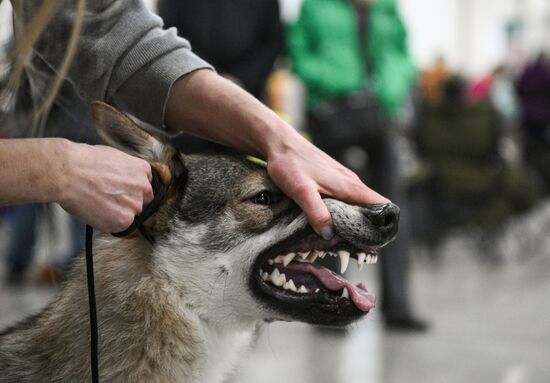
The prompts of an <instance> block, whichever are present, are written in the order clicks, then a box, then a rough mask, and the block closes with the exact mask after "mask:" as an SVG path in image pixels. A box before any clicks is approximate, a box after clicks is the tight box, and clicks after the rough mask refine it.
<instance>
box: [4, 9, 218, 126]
mask: <svg viewBox="0 0 550 383" xmlns="http://www.w3.org/2000/svg"><path fill="white" fill-rule="evenodd" d="M0 1H1V0H0ZM22 3H23V17H24V19H25V20H27V21H28V20H29V19H30V18H31V17H32V15H33V13H34V12H35V11H36V9H37V8H38V7H39V6H40V5H41V3H42V1H40V0H23V1H22ZM59 3H61V4H60V6H59V8H58V10H57V12H56V14H55V16H54V19H53V20H52V21H51V22H50V24H48V27H47V28H46V30H45V31H44V33H43V35H42V37H41V40H40V42H39V44H38V45H37V47H36V51H37V53H38V54H39V55H40V56H41V57H42V58H43V59H44V60H45V61H46V62H48V63H49V64H50V65H51V66H52V67H53V68H57V67H59V65H60V62H61V60H62V58H63V56H64V54H65V52H66V47H67V42H68V39H69V35H70V31H71V28H72V26H73V20H74V12H75V9H76V1H75V0H59ZM162 26H163V22H162V19H161V18H160V17H158V16H156V15H155V14H153V13H151V12H150V11H149V10H148V9H147V8H146V6H145V5H144V4H143V2H142V1H141V0H88V1H87V5H86V12H85V15H84V20H83V29H82V33H81V36H80V39H79V42H78V50H77V53H76V56H75V58H74V60H73V62H72V65H71V69H70V71H69V79H70V80H71V81H72V82H73V83H74V85H75V86H76V88H77V89H78V91H79V93H80V95H81V96H82V97H83V98H84V99H85V100H88V101H91V100H104V101H106V102H109V103H111V104H113V105H115V106H117V107H119V108H121V109H123V110H126V111H129V112H131V113H132V114H134V115H135V116H136V117H138V118H140V119H142V120H144V121H146V122H148V123H150V124H153V125H154V126H157V127H161V126H163V122H164V108H165V104H166V99H167V97H168V92H169V90H170V87H171V86H172V84H173V83H174V81H176V80H177V79H178V78H179V77H181V76H182V75H184V74H186V73H189V72H191V71H194V70H196V69H199V68H210V66H209V65H208V64H207V63H206V62H204V61H203V60H202V59H200V58H199V57H197V56H196V55H195V54H193V52H191V49H190V45H189V42H188V41H186V40H184V39H182V38H180V37H178V36H177V34H176V30H175V29H173V28H172V29H169V30H163V29H162Z"/></svg>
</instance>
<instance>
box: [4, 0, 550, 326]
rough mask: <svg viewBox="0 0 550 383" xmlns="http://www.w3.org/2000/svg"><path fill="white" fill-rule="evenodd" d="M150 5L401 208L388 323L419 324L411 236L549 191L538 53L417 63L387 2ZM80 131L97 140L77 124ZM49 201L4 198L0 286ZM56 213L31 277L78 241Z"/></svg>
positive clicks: (548, 76) (386, 270) (48, 274)
mask: <svg viewBox="0 0 550 383" xmlns="http://www.w3.org/2000/svg"><path fill="white" fill-rule="evenodd" d="M158 11H159V13H160V15H161V16H162V17H163V18H164V19H165V22H166V26H167V27H176V28H177V29H178V31H179V33H180V34H181V35H182V36H183V37H186V38H189V40H190V41H191V42H192V44H193V47H194V50H195V51H196V52H198V53H199V55H201V56H202V57H203V58H205V59H206V60H207V61H210V62H211V63H212V64H214V66H215V67H216V69H217V70H218V72H219V73H221V74H223V75H224V76H226V77H227V78H228V79H230V80H232V81H234V82H235V83H237V84H239V85H241V86H242V87H244V88H245V89H247V90H248V91H249V92H250V93H251V94H253V95H254V96H256V97H257V98H259V99H260V100H262V101H264V102H265V103H267V104H268V105H270V106H271V107H272V108H273V109H274V110H275V111H276V112H278V113H280V114H282V115H286V116H287V118H288V119H290V122H291V123H292V124H294V125H303V126H302V127H303V130H304V133H305V134H308V135H309V136H310V137H311V139H312V140H313V141H314V142H315V143H316V144H317V145H318V146H320V147H321V148H322V149H323V150H325V151H327V152H328V153H329V154H330V155H332V156H333V157H335V158H336V159H338V160H339V161H341V162H343V163H344V164H345V165H347V166H348V167H350V168H352V169H353V170H354V171H356V172H357V173H358V174H359V175H360V176H361V177H362V179H363V180H364V181H365V183H367V184H368V185H369V186H371V187H373V188H374V189H376V190H378V191H379V192H381V193H382V194H385V195H387V196H388V197H389V198H391V199H392V200H393V201H395V202H397V203H398V204H399V205H400V206H401V208H402V219H401V227H400V235H399V237H398V240H396V241H395V242H394V243H393V244H392V245H390V246H389V247H388V248H387V249H385V252H386V253H385V254H384V256H382V257H381V260H382V265H381V267H380V270H381V276H382V278H381V280H382V290H383V294H382V301H383V304H382V311H383V312H384V316H385V320H386V324H387V326H388V327H393V328H401V329H407V330H424V329H426V323H425V322H423V321H422V320H420V319H418V318H417V316H416V313H415V312H414V310H413V308H412V306H413V305H412V303H411V302H410V297H409V292H408V284H409V282H408V269H409V259H408V258H409V253H410V250H411V248H412V245H413V243H414V242H415V241H423V242H425V243H428V244H430V245H433V244H436V243H437V242H438V241H440V240H441V238H443V237H444V235H445V234H446V233H447V232H448V230H449V229H453V228H456V227H468V226H477V227H484V228H486V229H489V230H493V229H496V228H498V227H499V225H501V224H502V223H503V222H504V221H505V220H507V219H508V218H510V217H512V216H513V215H515V214H520V213H522V212H525V211H527V210H528V209H531V208H533V207H534V206H536V204H537V202H538V201H540V200H541V199H542V198H544V196H545V195H547V194H548V193H549V192H550V166H548V165H549V164H550V150H549V149H550V60H549V58H548V57H546V56H545V55H544V54H541V55H539V56H538V57H536V58H535V59H534V60H532V61H531V62H529V63H528V64H526V65H525V67H524V68H521V69H518V68H515V69H514V70H512V69H510V68H507V67H506V66H504V65H503V66H499V67H498V68H495V69H494V71H492V72H491V73H490V74H487V75H486V76H482V77H481V78H466V77H464V76H461V75H460V74H458V73H453V71H452V70H450V69H449V68H448V67H447V65H446V64H445V61H444V59H443V58H440V59H438V60H437V61H436V63H434V65H433V67H432V68H429V69H426V70H423V71H420V72H419V71H418V70H417V69H416V68H415V65H414V63H413V61H412V58H411V56H410V53H409V51H408V47H407V30H406V28H405V25H404V23H403V22H402V20H401V17H400V15H399V12H398V9H397V6H396V2H395V1H394V0H383V1H382V0H380V1H376V2H370V1H366V0H304V2H303V4H302V6H301V12H300V15H299V17H298V18H297V19H296V20H295V21H293V22H292V23H291V24H290V25H283V24H282V23H281V21H280V19H279V3H278V1H277V0H270V1H268V0H266V1H261V2H259V1H258V2H250V1H245V0H243V1H232V2H226V1H224V0H217V1H208V2H205V1H193V0H186V1H182V0H160V1H159V7H158ZM222 16H223V17H222ZM296 81H299V82H300V84H301V86H302V88H300V87H296ZM298 89H303V90H304V92H305V100H303V115H304V116H305V118H304V119H303V121H304V122H305V123H304V124H302V121H298V119H299V117H296V116H298V115H299V114H294V115H293V113H292V112H291V111H289V107H288V99H289V98H290V99H293V100H297V99H298V100H299V97H296V95H295V94H294V95H293V94H290V93H289V92H293V91H296V90H298ZM76 98H77V97H76V96H75V95H74V94H68V95H67V94H64V95H63V97H62V98H61V99H60V101H59V102H58V103H57V105H60V103H62V104H63V107H59V108H54V116H53V117H52V118H51V119H50V120H49V121H48V126H49V128H50V129H51V130H52V131H55V132H61V133H60V134H62V135H63V133H62V132H65V131H70V130H74V131H81V130H83V129H89V127H83V126H82V125H81V121H82V120H81V119H79V121H75V120H74V119H71V118H70V117H71V115H73V114H72V113H73V111H74V110H75V108H82V109H81V110H85V108H86V107H85V106H83V105H81V104H78V100H76V101H74V103H73V101H72V100H75V99H76ZM67 100H69V101H70V103H69V104H67ZM67 111H68V112H67ZM55 113H58V115H57V116H55ZM83 113H86V112H83ZM293 118H294V120H293ZM46 130H48V129H46ZM82 141H86V142H88V141H89V142H93V138H90V139H88V138H86V134H84V138H82ZM400 142H406V144H407V147H408V148H410V151H411V152H412V154H413V157H414V158H415V166H413V167H412V168H409V169H403V161H402V158H403V156H404V154H405V153H404V152H402V148H403V146H402V145H398V143H400ZM172 143H173V144H174V145H175V146H177V147H178V148H180V149H181V150H182V151H184V152H205V151H227V148H223V147H219V146H218V145H215V144H211V143H208V142H204V141H200V140H198V139H196V138H194V137H189V136H185V135H180V136H178V137H176V138H173V139H172ZM50 211H51V209H48V208H45V207H43V206H40V205H28V206H21V207H17V208H10V209H6V208H0V230H3V231H4V232H9V233H11V234H10V235H9V236H7V237H6V239H5V241H6V244H5V246H3V247H0V251H2V250H3V252H4V253H5V254H3V256H2V257H1V258H3V259H4V261H6V262H7V267H5V270H6V281H7V282H8V283H10V284H15V285H18V284H22V283H24V282H25V281H26V280H27V279H28V277H29V275H28V272H29V270H30V269H31V268H32V266H33V253H35V252H36V249H34V243H35V238H36V229H35V228H36V226H37V222H38V221H40V217H42V216H43V215H44V214H42V213H46V214H45V215H46V216H47V215H48V212H50ZM64 222H65V221H64ZM67 222H70V223H67ZM413 222H414V224H413ZM64 224H68V225H70V227H71V229H70V230H72V231H71V235H70V242H71V244H70V245H68V246H67V251H66V254H62V255H61V256H60V257H55V258H56V259H59V261H57V262H50V260H46V265H44V266H43V267H42V266H41V267H40V268H39V273H38V275H39V279H40V280H41V281H44V282H51V281H59V280H62V279H63V277H64V271H65V270H66V269H67V267H68V265H69V264H70V260H71V259H72V258H74V257H75V256H77V255H78V254H79V253H80V251H81V249H82V248H83V233H84V229H83V227H82V225H81V224H78V223H76V222H72V221H66V222H65V223H64ZM0 238H1V236H0Z"/></svg>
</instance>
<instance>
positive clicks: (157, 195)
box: [86, 168, 166, 383]
mask: <svg viewBox="0 0 550 383" xmlns="http://www.w3.org/2000/svg"><path fill="white" fill-rule="evenodd" d="M151 173H152V176H153V177H152V178H153V180H152V182H151V185H152V187H153V194H154V197H153V200H152V201H151V203H150V204H149V205H147V206H146V207H145V208H144V209H143V211H142V212H141V213H140V214H138V215H137V216H136V217H135V218H134V222H133V223H132V224H131V225H130V227H128V228H127V229H126V230H124V231H121V232H118V233H112V235H114V236H115V237H126V236H128V235H130V234H131V233H133V232H134V231H135V230H136V229H137V230H140V231H141V233H142V234H143V236H144V237H145V238H146V239H147V240H148V241H149V242H151V243H152V242H153V241H152V238H151V237H150V236H149V235H147V234H146V233H145V231H144V230H143V227H142V225H143V223H144V222H145V221H146V220H147V219H148V218H149V217H151V216H152V215H153V214H154V213H155V212H156V211H157V209H158V208H159V206H160V204H161V203H162V200H163V199H164V195H165V194H166V187H165V186H164V184H163V183H162V182H161V180H160V177H159V174H158V173H157V171H156V170H155V169H154V168H151ZM93 235H94V229H93V228H92V227H91V226H89V225H86V275H87V279H88V303H89V306H90V311H89V312H90V363H91V369H92V382H93V383H99V362H98V359H99V358H98V355H99V352H98V331H97V308H96V302H95V284H94V260H93Z"/></svg>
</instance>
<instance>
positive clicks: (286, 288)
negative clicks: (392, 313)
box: [255, 233, 379, 314]
mask: <svg viewBox="0 0 550 383" xmlns="http://www.w3.org/2000/svg"><path fill="white" fill-rule="evenodd" d="M289 242H290V243H289ZM378 249H379V247H376V246H373V247H369V248H367V249H359V248H357V247H355V246H353V245H352V244H350V243H348V242H346V241H344V240H343V239H341V238H339V237H338V236H336V237H334V238H333V239H332V240H330V241H326V240H324V239H322V238H320V237H318V236H317V235H315V234H313V233H310V234H308V235H306V236H305V237H304V236H302V238H301V239H298V240H294V241H292V240H290V241H285V243H284V244H280V245H278V246H275V247H274V248H273V249H270V250H269V251H268V252H266V254H264V255H263V256H261V257H260V259H259V260H258V262H257V266H256V268H257V270H256V271H255V273H256V275H255V279H256V281H257V284H258V285H259V287H260V288H261V290H262V291H263V292H264V293H266V294H267V295H268V296H270V297H271V298H274V299H275V300H278V301H282V302H286V303H298V302H301V303H306V302H311V303H317V304H321V305H329V306H333V307H346V306H348V305H350V304H352V305H353V306H355V308H356V309H357V310H359V311H360V312H362V313H363V314H364V313H367V312H369V311H370V310H371V309H372V307H373V306H374V304H375V301H376V297H375V296H374V294H372V293H369V292H368V291H367V288H366V286H365V285H364V284H363V283H358V284H353V283H352V282H350V281H348V280H346V279H345V278H344V277H343V276H341V275H339V274H337V273H335V272H333V271H331V270H329V269H327V268H326V267H323V266H322V265H320V264H319V261H320V260H321V259H323V258H326V257H336V258H338V259H339V264H340V272H341V273H342V274H343V273H344V272H345V271H346V270H347V268H348V267H349V266H350V265H353V264H355V265H357V267H358V268H359V270H361V269H362V268H363V267H364V266H365V265H368V264H374V263H376V262H377V260H378Z"/></svg>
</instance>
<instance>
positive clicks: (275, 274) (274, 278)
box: [269, 268, 281, 283]
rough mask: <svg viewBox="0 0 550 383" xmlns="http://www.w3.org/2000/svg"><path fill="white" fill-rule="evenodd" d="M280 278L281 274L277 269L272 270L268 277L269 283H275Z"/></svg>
mask: <svg viewBox="0 0 550 383" xmlns="http://www.w3.org/2000/svg"><path fill="white" fill-rule="evenodd" d="M280 276H281V273H280V272H279V269H278V268H274V269H273V271H272V272H271V274H270V275H269V280H270V281H271V282H273V283H275V281H278V280H279V277H280Z"/></svg>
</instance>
